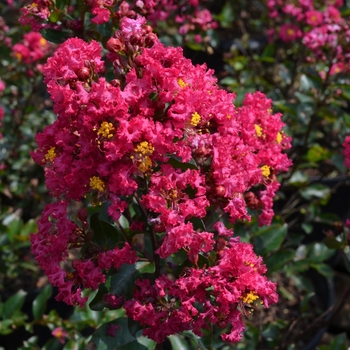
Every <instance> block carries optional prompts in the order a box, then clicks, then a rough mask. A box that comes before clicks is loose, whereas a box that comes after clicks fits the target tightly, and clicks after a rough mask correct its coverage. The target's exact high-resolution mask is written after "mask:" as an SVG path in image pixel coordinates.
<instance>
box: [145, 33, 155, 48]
mask: <svg viewBox="0 0 350 350" xmlns="http://www.w3.org/2000/svg"><path fill="white" fill-rule="evenodd" d="M156 41H157V35H155V34H154V33H149V34H147V35H146V37H145V46H146V47H152V46H153V45H154V43H155V42H156Z"/></svg>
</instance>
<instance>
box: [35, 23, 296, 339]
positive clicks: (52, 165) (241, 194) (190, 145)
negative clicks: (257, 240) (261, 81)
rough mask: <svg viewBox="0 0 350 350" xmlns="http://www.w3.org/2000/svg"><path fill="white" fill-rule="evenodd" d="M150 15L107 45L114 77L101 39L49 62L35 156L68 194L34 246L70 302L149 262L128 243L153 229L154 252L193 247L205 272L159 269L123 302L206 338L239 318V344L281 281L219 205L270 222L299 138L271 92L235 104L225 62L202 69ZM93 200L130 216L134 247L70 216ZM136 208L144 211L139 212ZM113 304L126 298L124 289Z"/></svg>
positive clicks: (236, 215) (42, 223)
mask: <svg viewBox="0 0 350 350" xmlns="http://www.w3.org/2000/svg"><path fill="white" fill-rule="evenodd" d="M145 23H146V21H145V19H144V18H142V17H137V18H136V19H135V20H134V19H130V18H128V17H124V18H122V19H121V21H120V25H121V27H120V28H121V29H120V30H118V31H117V32H116V33H115V34H114V36H113V38H111V39H110V40H109V41H108V42H107V48H108V50H109V51H110V53H109V54H108V57H109V59H111V60H112V64H113V67H114V69H115V79H112V80H111V81H107V80H106V78H105V77H104V75H105V71H106V69H105V66H104V61H103V60H102V56H101V47H100V45H99V43H97V42H95V41H92V42H91V43H86V42H84V41H83V40H81V39H78V38H72V39H68V40H67V41H66V42H65V43H63V44H62V45H61V46H59V48H58V49H57V51H56V52H55V54H54V55H53V57H51V58H49V59H48V60H47V63H46V65H45V66H44V68H43V72H44V75H45V83H46V84H47V87H48V92H49V93H50V95H51V98H52V100H53V102H54V111H55V113H56V114H57V120H56V121H55V122H54V123H53V124H52V125H50V126H48V127H46V128H45V129H44V131H43V132H42V133H39V134H38V135H37V138H36V139H37V143H38V149H37V151H35V152H33V154H32V156H33V159H34V160H35V161H36V162H37V163H38V164H40V165H42V166H43V167H44V169H45V176H46V185H47V187H48V189H49V190H50V192H51V194H52V195H53V196H55V197H57V198H58V199H60V200H59V201H57V202H56V203H54V204H49V205H48V206H47V207H46V209H45V211H44V213H43V216H42V218H41V219H40V220H39V232H38V234H36V235H32V237H31V240H32V244H33V253H34V254H35V256H36V258H37V261H38V262H39V264H40V265H41V266H42V268H43V269H44V271H45V273H46V274H47V275H48V276H49V278H50V281H51V283H52V284H54V285H56V286H58V287H59V290H60V292H59V295H58V299H59V300H63V301H65V302H66V303H69V304H75V303H78V304H79V305H83V304H84V302H85V300H86V299H84V298H82V297H81V289H82V288H92V289H96V288H98V286H99V284H103V283H104V282H105V276H106V275H107V274H109V273H112V272H113V271H118V269H119V268H120V266H121V265H122V264H132V263H135V262H136V261H137V259H138V256H143V258H144V259H145V258H147V255H146V254H145V255H144V254H143V251H142V250H141V249H139V248H138V245H137V243H135V240H128V238H127V237H128V234H129V233H130V231H132V230H137V229H140V230H142V231H143V232H144V234H150V235H152V237H153V248H154V254H155V255H158V258H156V257H155V258H154V260H155V261H158V263H159V257H160V258H162V259H165V260H164V261H165V262H166V259H167V258H168V257H169V256H170V255H172V254H175V253H177V252H178V251H180V250H182V251H184V252H186V254H187V257H188V260H189V261H190V263H191V264H192V266H193V267H192V268H189V269H188V270H186V271H185V270H184V271H183V273H184V274H183V275H182V277H180V278H178V279H174V280H169V279H168V278H167V277H165V276H164V275H162V274H161V273H163V271H161V269H160V268H158V270H157V271H158V272H157V276H156V282H155V284H154V285H153V286H151V285H150V282H149V281H148V280H142V281H140V282H138V287H139V288H140V290H137V289H136V290H135V294H134V298H133V299H131V300H129V301H126V302H125V303H124V307H125V308H126V310H127V313H128V315H129V316H130V317H132V318H133V319H135V320H138V321H140V322H141V323H142V324H143V325H144V326H145V334H147V335H148V336H149V337H151V338H152V339H155V340H156V341H161V340H162V339H164V337H166V336H167V335H168V334H172V333H175V332H179V331H181V330H184V329H192V330H193V331H194V332H195V333H196V334H200V332H201V329H204V328H206V327H207V325H208V322H210V323H215V324H221V325H222V326H223V325H225V327H226V325H227V324H231V325H232V331H231V332H230V333H229V334H227V335H225V336H224V337H223V338H224V339H225V340H228V341H237V340H239V339H240V337H241V332H242V329H243V323H242V320H241V314H242V313H245V305H250V304H252V303H253V302H254V301H255V300H257V299H260V300H261V301H262V303H263V304H264V305H265V306H266V307H267V306H268V305H269V304H270V303H272V302H276V301H277V295H276V294H275V285H274V284H273V283H271V282H269V281H267V279H266V277H264V276H263V274H264V273H265V272H266V268H265V266H264V265H263V264H262V261H261V258H258V257H257V256H256V255H255V254H254V253H253V250H252V246H251V245H249V244H245V243H240V242H239V241H238V240H237V239H233V238H232V236H233V231H232V229H231V230H230V229H227V228H226V227H225V226H224V224H223V223H222V222H220V221H219V222H214V223H213V222H211V221H210V220H211V219H210V217H209V216H210V215H209V214H210V213H213V212H217V213H220V215H224V216H227V217H228V219H229V220H230V221H231V222H232V223H234V222H236V221H237V220H249V219H250V214H249V212H248V209H252V210H257V211H258V212H259V214H260V215H259V223H260V224H261V225H263V224H269V223H270V222H271V219H272V216H273V208H272V204H273V203H272V201H273V197H274V195H275V192H276V191H277V189H278V187H279V183H278V181H277V178H276V175H277V174H279V173H280V172H282V171H286V170H287V169H288V167H289V166H290V164H291V162H290V160H289V159H288V157H287V155H286V154H284V153H283V151H284V150H285V149H286V148H288V147H290V138H289V137H288V136H287V135H285V134H284V133H283V131H282V127H283V126H284V124H283V123H282V121H281V115H280V114H273V112H272V109H271V100H269V99H267V98H266V96H265V95H264V94H262V93H260V92H257V93H255V94H251V93H249V94H247V96H246V97H245V99H244V101H243V105H242V106H241V107H236V106H235V105H234V104H233V100H234V98H235V95H234V94H232V93H228V92H226V91H223V90H221V89H219V87H218V86H217V81H216V79H215V78H214V77H213V72H212V71H210V70H207V68H206V67H205V66H204V65H203V66H193V65H192V63H191V61H190V60H188V59H186V58H184V56H183V53H182V49H181V48H170V47H165V46H164V45H163V44H161V43H160V42H159V40H158V38H157V37H156V35H155V34H154V33H153V32H152V30H150V27H149V26H147V25H146V24H145ZM62 198H65V200H64V201H62V200H61V199H62ZM84 198H90V199H91V201H92V202H93V203H97V204H98V203H99V202H104V203H106V204H107V206H108V214H109V216H110V218H111V220H112V221H113V222H114V223H115V224H116V225H118V224H119V218H120V216H121V215H122V214H124V215H125V216H124V218H125V219H127V221H128V224H129V229H127V231H126V232H125V235H124V238H125V242H119V243H118V244H117V245H116V246H115V247H113V248H110V247H108V249H107V248H106V247H105V246H99V245H98V244H96V242H94V239H93V237H94V235H98V234H99V233H98V232H93V230H92V228H90V227H89V222H88V219H87V212H86V211H80V212H79V213H78V220H79V223H75V221H74V220H76V218H75V217H70V218H68V217H67V204H68V202H69V200H70V199H72V200H76V201H79V200H84ZM135 205H137V206H138V207H139V211H140V213H142V214H136V213H135V214H134V216H132V215H131V214H130V210H129V208H130V207H131V206H135ZM195 220H197V221H199V222H201V223H202V227H201V228H199V227H198V225H197V224H195ZM140 222H143V223H144V225H140ZM119 225H120V224H119ZM131 233H132V232H131ZM128 241H129V243H128ZM81 247H84V249H82V250H81V251H80V252H79V248H81ZM72 249H75V250H77V251H76V252H75V256H74V254H71V256H72V255H73V256H74V257H73V258H72V257H70V255H69V253H68V252H69V251H71V250H72ZM137 250H138V252H137V254H138V255H137V254H136V251H137ZM211 252H213V253H214V255H215V257H213V258H212V261H211V263H210V264H209V265H204V266H203V265H199V263H198V260H199V256H200V255H201V256H208V253H211ZM77 254H78V255H79V254H81V257H80V258H78V257H76V255H77ZM157 259H158V260H157ZM71 260H73V261H71ZM68 261H71V262H70V264H69V266H70V271H69V272H65V270H64V268H63V266H62V264H63V262H68ZM106 300H107V299H106ZM108 300H109V302H111V303H112V304H113V305H120V304H122V303H123V302H124V300H123V298H122V296H109V298H108ZM173 300H175V301H173ZM197 305H202V307H203V310H202V309H200V310H201V311H199V310H198V309H197ZM164 323H166V327H164V329H160V328H162V327H163V326H162V327H160V324H164Z"/></svg>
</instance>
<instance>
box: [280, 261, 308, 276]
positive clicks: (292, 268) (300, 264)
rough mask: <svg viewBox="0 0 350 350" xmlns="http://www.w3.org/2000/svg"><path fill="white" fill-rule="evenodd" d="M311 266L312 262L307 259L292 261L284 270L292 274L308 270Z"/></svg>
mask: <svg viewBox="0 0 350 350" xmlns="http://www.w3.org/2000/svg"><path fill="white" fill-rule="evenodd" d="M309 267H310V262H309V261H308V260H307V259H303V260H298V261H293V262H291V263H290V264H289V265H288V266H287V267H286V268H285V269H284V270H285V271H286V272H288V273H290V274H294V273H297V272H304V271H307V270H308V269H309Z"/></svg>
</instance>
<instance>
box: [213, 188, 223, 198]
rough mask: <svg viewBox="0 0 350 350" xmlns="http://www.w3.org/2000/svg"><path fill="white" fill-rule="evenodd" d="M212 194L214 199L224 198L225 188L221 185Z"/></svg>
mask: <svg viewBox="0 0 350 350" xmlns="http://www.w3.org/2000/svg"><path fill="white" fill-rule="evenodd" d="M213 194H214V196H216V197H224V196H225V194H226V188H225V187H224V186H222V185H219V186H216V187H215V189H214V193H213Z"/></svg>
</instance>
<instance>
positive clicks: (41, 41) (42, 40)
mask: <svg viewBox="0 0 350 350" xmlns="http://www.w3.org/2000/svg"><path fill="white" fill-rule="evenodd" d="M39 43H40V45H41V46H46V45H47V41H46V39H44V38H41V39H40V40H39Z"/></svg>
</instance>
